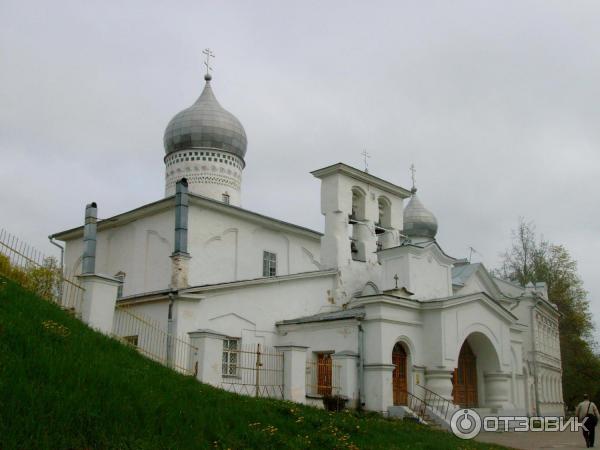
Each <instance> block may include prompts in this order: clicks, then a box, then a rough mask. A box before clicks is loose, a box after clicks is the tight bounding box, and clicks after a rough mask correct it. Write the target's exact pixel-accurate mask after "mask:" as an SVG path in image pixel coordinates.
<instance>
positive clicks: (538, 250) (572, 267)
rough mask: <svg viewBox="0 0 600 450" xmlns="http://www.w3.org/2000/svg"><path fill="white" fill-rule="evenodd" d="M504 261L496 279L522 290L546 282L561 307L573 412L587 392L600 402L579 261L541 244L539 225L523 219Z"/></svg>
mask: <svg viewBox="0 0 600 450" xmlns="http://www.w3.org/2000/svg"><path fill="white" fill-rule="evenodd" d="M502 257H503V262H502V265H501V267H500V269H499V270H496V271H495V273H496V275H498V276H500V277H501V278H505V279H508V280H511V281H514V282H517V283H519V284H520V285H522V286H525V285H526V284H527V283H529V282H532V283H536V282H539V281H544V282H545V283H546V285H547V287H548V298H549V299H550V301H552V302H553V303H555V304H556V305H557V307H558V311H559V312H560V314H561V316H560V319H559V330H560V350H561V355H562V364H563V378H562V379H563V394H564V399H565V402H566V403H567V405H569V406H570V407H573V406H574V405H575V404H576V403H577V402H578V401H579V400H580V399H581V397H582V395H583V394H584V393H589V394H590V395H592V396H593V397H595V398H599V395H600V384H598V382H597V380H599V379H600V358H598V356H597V355H596V354H595V352H594V349H595V347H596V343H595V341H594V339H593V335H592V333H593V331H594V324H593V322H592V319H591V313H590V306H589V301H588V299H587V292H586V291H585V289H584V288H583V282H582V280H581V278H580V277H579V274H578V273H577V262H576V261H574V260H573V259H572V258H571V255H570V254H569V252H568V250H567V249H566V248H565V247H564V246H562V245H556V244H552V243H550V242H548V241H547V240H545V239H543V238H540V239H538V238H537V236H536V230H535V226H534V224H533V223H532V222H526V221H525V220H524V219H523V218H521V219H520V220H519V225H518V227H517V229H516V230H514V231H513V233H512V245H511V247H510V248H509V249H508V250H507V251H506V252H505V253H504V254H503V255H502Z"/></svg>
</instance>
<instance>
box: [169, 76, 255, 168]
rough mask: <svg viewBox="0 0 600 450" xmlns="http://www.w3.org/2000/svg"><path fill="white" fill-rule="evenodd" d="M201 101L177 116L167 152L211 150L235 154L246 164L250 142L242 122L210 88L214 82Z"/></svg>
mask: <svg viewBox="0 0 600 450" xmlns="http://www.w3.org/2000/svg"><path fill="white" fill-rule="evenodd" d="M205 79H206V85H205V86H204V90H203V91H202V94H201V95H200V97H198V100H196V102H195V103H194V104H193V105H192V106H190V107H189V108H186V109H184V110H183V111H181V112H179V113H178V114H176V115H175V117H173V118H172V119H171V121H170V122H169V124H168V125H167V129H166V130H165V136H164V145H165V152H166V153H167V154H169V153H172V152H175V151H177V150H188V149H192V148H209V149H216V150H223V151H225V152H228V153H232V154H234V155H236V156H238V157H240V158H242V160H243V159H244V155H245V154H246V147H247V145H248V141H247V139H246V132H245V131H244V127H243V126H242V124H241V123H240V121H239V120H238V119H237V117H235V116H234V115H233V114H231V113H230V112H229V111H227V110H226V109H225V108H223V107H222V106H221V105H220V104H219V102H218V101H217V98H216V97H215V94H214V93H213V90H212V87H211V85H210V79H209V78H205Z"/></svg>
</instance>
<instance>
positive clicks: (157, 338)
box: [0, 229, 198, 374]
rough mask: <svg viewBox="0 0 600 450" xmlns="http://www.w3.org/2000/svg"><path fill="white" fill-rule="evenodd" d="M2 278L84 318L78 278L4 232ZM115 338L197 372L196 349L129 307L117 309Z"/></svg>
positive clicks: (0, 251) (188, 371) (183, 369)
mask: <svg viewBox="0 0 600 450" xmlns="http://www.w3.org/2000/svg"><path fill="white" fill-rule="evenodd" d="M0 275H2V276H4V277H6V278H8V279H11V280H13V281H15V282H16V283H18V284H19V285H21V286H23V287H24V288H25V289H27V290H29V291H31V292H33V293H35V294H36V295H38V296H39V297H41V298H43V299H45V300H48V301H51V302H53V303H56V304H57V305H58V306H60V307H61V308H63V309H65V310H67V311H69V312H71V313H73V314H74V315H75V316H76V317H78V318H81V307H82V304H83V293H84V291H85V289H84V288H83V287H82V286H81V285H79V283H78V280H77V276H76V275H75V274H70V273H68V272H66V271H65V270H64V268H61V267H60V265H59V263H58V261H57V260H56V258H54V257H48V256H46V255H44V254H43V253H42V252H40V251H38V250H36V249H35V248H34V247H32V246H31V245H29V244H27V243H26V242H24V241H22V240H20V239H19V238H17V237H16V236H14V235H12V234H10V233H8V232H7V231H6V230H3V229H2V230H0ZM113 336H114V337H116V338H117V339H119V340H120V341H121V342H124V343H126V344H127V345H132V346H134V347H136V348H137V349H138V350H139V351H140V353H142V354H144V355H145V356H147V357H148V358H150V359H152V360H154V361H158V362H160V363H162V364H165V365H166V366H169V367H172V368H173V369H175V370H177V371H178V372H181V373H185V374H193V373H195V372H196V370H197V367H196V366H195V364H191V361H195V360H196V358H195V356H196V354H197V351H198V349H197V348H196V347H194V346H192V345H191V344H189V343H188V342H186V341H185V340H184V339H182V338H178V337H176V336H172V335H170V334H169V333H167V332H166V331H164V330H163V328H162V327H161V326H160V325H159V324H158V323H156V321H153V320H152V319H150V318H146V317H141V316H139V315H138V314H134V313H133V312H131V311H128V310H127V309H126V307H121V306H117V307H116V308H115V316H114V321H113Z"/></svg>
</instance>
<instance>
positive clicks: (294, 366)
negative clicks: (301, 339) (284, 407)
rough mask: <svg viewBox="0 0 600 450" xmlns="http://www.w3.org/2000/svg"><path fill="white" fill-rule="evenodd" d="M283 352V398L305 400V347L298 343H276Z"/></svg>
mask: <svg viewBox="0 0 600 450" xmlns="http://www.w3.org/2000/svg"><path fill="white" fill-rule="evenodd" d="M275 348H276V349H277V351H279V352H282V353H283V398H284V399H285V400H289V401H292V402H297V403H305V402H306V349H307V348H308V347H303V346H300V345H277V346H275Z"/></svg>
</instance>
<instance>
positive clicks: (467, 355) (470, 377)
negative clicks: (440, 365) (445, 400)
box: [452, 341, 477, 408]
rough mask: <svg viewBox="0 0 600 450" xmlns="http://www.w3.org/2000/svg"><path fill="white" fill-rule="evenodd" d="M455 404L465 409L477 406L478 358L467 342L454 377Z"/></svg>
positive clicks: (453, 393) (461, 350) (463, 347)
mask: <svg viewBox="0 0 600 450" xmlns="http://www.w3.org/2000/svg"><path fill="white" fill-rule="evenodd" d="M452 382H453V390H452V395H453V397H454V403H456V404H457V405H460V406H461V407H463V408H472V407H476V406H477V358H476V356H475V353H473V350H472V349H471V346H470V345H469V343H468V342H466V341H465V343H464V344H463V346H462V348H461V349H460V354H459V355H458V367H457V368H456V369H454V377H453V380H452Z"/></svg>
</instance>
